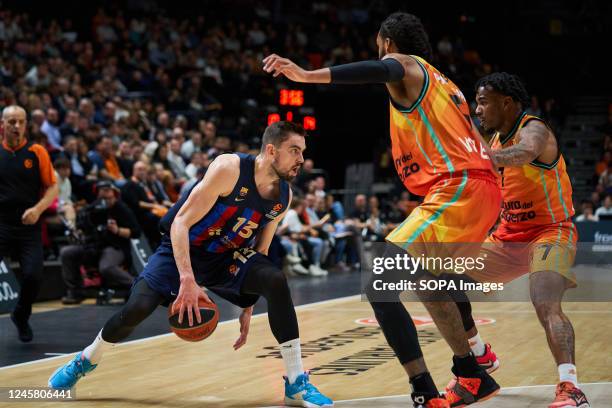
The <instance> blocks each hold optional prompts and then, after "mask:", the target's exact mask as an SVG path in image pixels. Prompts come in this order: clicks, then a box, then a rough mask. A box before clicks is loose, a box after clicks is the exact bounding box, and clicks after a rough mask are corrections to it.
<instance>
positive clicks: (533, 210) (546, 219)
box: [463, 72, 589, 408]
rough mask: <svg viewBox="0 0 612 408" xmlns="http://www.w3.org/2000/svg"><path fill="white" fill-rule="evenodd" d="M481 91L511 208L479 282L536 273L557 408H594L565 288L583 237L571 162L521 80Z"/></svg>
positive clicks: (481, 86)
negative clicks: (534, 111) (583, 386)
mask: <svg viewBox="0 0 612 408" xmlns="http://www.w3.org/2000/svg"><path fill="white" fill-rule="evenodd" d="M476 92H477V93H476V102H477V103H478V105H477V107H476V115H477V116H478V118H479V119H480V121H481V123H482V126H483V127H484V129H485V130H486V131H489V132H492V131H494V132H495V134H494V136H493V138H492V139H491V147H492V149H493V150H492V152H491V154H492V157H493V161H494V162H495V164H496V165H497V166H498V167H500V171H501V174H502V178H501V184H502V197H503V207H502V213H501V223H500V225H499V227H498V228H497V229H496V230H495V232H493V234H491V236H489V237H488V238H487V240H486V242H485V245H484V248H483V250H484V251H485V253H486V255H487V258H486V259H487V261H486V268H485V270H484V271H483V273H482V274H479V276H473V277H474V278H475V279H477V280H479V281H494V282H509V281H511V280H513V279H515V278H517V277H519V276H521V275H523V274H525V273H530V275H529V278H530V279H529V284H530V294H531V301H532V302H533V305H534V307H535V310H536V313H537V315H538V319H539V320H540V323H541V324H542V326H543V327H544V331H545V332H546V338H547V340H548V345H549V347H550V350H551V351H552V354H553V357H554V359H555V361H556V363H557V365H558V369H559V384H558V385H557V389H556V397H555V400H554V402H553V403H552V404H550V405H549V408H566V407H572V408H573V407H579V408H588V407H589V403H588V401H587V399H586V397H585V395H584V393H583V392H582V391H581V390H580V389H579V388H578V378H577V374H576V366H575V362H576V360H575V347H574V329H573V327H572V324H571V322H570V321H569V319H568V317H567V316H566V315H565V314H564V313H563V310H562V308H561V301H562V299H563V295H564V293H565V290H566V289H568V288H571V287H575V286H576V278H575V276H574V275H573V273H572V272H571V271H570V267H571V266H572V263H573V261H574V257H575V255H576V241H577V232H576V227H575V226H574V224H573V222H572V220H571V217H572V216H573V215H574V207H573V205H572V185H571V183H570V179H569V176H568V175H567V171H566V167H565V160H564V159H563V156H562V155H561V152H560V151H559V146H558V144H557V140H556V138H555V135H554V134H553V132H552V130H551V129H550V127H548V125H547V124H546V123H545V122H544V121H543V120H542V119H540V118H538V117H536V116H532V115H528V114H527V113H526V112H525V108H526V107H527V106H529V95H528V93H527V91H526V90H525V86H524V85H523V83H522V82H521V81H520V79H519V78H518V77H517V76H515V75H510V74H507V73H505V72H502V73H494V74H491V75H488V76H486V77H484V78H482V79H480V81H478V83H477V85H476ZM463 318H464V320H466V319H471V315H467V316H466V315H464V316H463ZM472 322H473V320H472ZM466 330H467V331H468V337H470V338H471V340H473V344H472V350H473V351H474V353H482V352H484V351H485V348H486V352H487V353H491V351H490V346H489V345H488V344H487V345H485V344H484V342H483V341H482V339H481V338H480V336H479V335H478V331H477V330H476V326H472V328H471V329H469V330H468V328H467V327H466ZM493 356H494V354H493Z"/></svg>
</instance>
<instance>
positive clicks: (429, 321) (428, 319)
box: [355, 316, 495, 327]
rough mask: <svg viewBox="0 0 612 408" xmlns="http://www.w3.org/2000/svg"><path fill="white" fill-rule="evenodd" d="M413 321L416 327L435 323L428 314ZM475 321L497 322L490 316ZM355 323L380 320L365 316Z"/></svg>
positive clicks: (373, 323)
mask: <svg viewBox="0 0 612 408" xmlns="http://www.w3.org/2000/svg"><path fill="white" fill-rule="evenodd" d="M412 321H413V322H414V325H415V326H416V327H423V326H430V325H433V324H434V322H433V320H432V319H431V317H426V316H412ZM474 322H475V323H476V325H477V326H484V325H487V324H493V323H495V319H490V318H488V317H482V318H474ZM355 323H357V324H361V325H363V326H378V322H377V321H376V319H375V318H373V317H365V318H362V319H357V320H355Z"/></svg>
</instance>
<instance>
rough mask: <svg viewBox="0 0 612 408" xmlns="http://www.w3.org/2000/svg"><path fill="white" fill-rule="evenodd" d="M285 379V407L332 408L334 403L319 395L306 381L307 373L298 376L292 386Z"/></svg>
mask: <svg viewBox="0 0 612 408" xmlns="http://www.w3.org/2000/svg"><path fill="white" fill-rule="evenodd" d="M283 378H284V379H285V405H288V406H291V407H305V408H322V407H333V406H334V401H332V400H331V399H329V398H327V397H326V396H325V395H323V394H321V392H319V390H317V387H315V386H314V385H312V384H311V383H310V381H308V373H304V374H300V375H299V376H298V377H297V378H296V379H295V382H294V383H293V384H289V379H288V378H287V377H283Z"/></svg>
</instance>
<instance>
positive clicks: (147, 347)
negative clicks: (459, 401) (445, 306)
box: [0, 296, 612, 408]
mask: <svg viewBox="0 0 612 408" xmlns="http://www.w3.org/2000/svg"><path fill="white" fill-rule="evenodd" d="M406 305H407V307H408V309H409V310H410V312H411V314H412V315H413V317H414V318H415V320H416V322H417V327H418V330H419V335H420V339H421V343H422V345H423V352H424V354H425V357H426V360H427V363H428V366H429V368H430V371H431V372H432V375H433V376H434V379H435V381H436V383H437V384H438V386H439V387H440V389H442V388H443V387H444V385H445V384H446V383H447V381H448V380H449V379H450V359H451V352H450V349H449V348H448V346H447V345H446V343H445V342H444V340H442V339H441V337H440V335H439V333H438V331H437V330H436V328H435V326H434V325H432V324H431V323H430V321H429V319H427V314H426V312H425V310H424V308H423V307H422V306H421V305H419V304H416V303H409V304H406ZM297 310H298V318H299V321H300V330H301V334H300V337H301V340H302V344H303V346H302V351H303V354H304V365H305V368H307V369H310V370H312V381H313V383H314V384H315V385H317V386H318V387H319V388H320V389H321V390H322V391H323V392H325V393H326V394H328V395H329V396H330V397H332V398H333V399H334V400H336V401H338V402H337V406H342V407H372V406H377V407H395V406H404V407H405V406H410V405H409V403H408V399H407V397H406V394H407V393H408V392H409V386H408V381H407V378H406V376H405V374H404V372H403V370H402V368H401V367H400V365H399V364H398V363H397V361H396V360H395V358H394V357H393V354H392V352H391V351H390V349H389V347H388V346H387V345H386V342H385V339H384V337H383V335H382V333H381V332H380V330H379V329H378V327H377V326H376V325H375V324H374V323H373V322H372V317H373V314H372V311H371V309H370V307H369V305H368V304H367V303H365V302H361V301H360V298H359V296H352V297H349V298H341V299H335V300H331V301H325V302H320V303H316V304H311V305H304V306H299V307H298V308H297ZM564 310H565V311H566V313H567V314H568V316H569V317H570V319H571V320H572V322H573V324H574V328H575V331H576V337H577V341H576V357H577V362H578V370H579V371H578V374H579V379H580V382H581V383H583V384H585V385H584V387H583V388H584V389H585V391H587V392H588V394H587V397H588V398H589V400H590V401H591V404H592V406H593V407H605V406H610V403H609V401H611V400H612V391H611V390H610V388H609V387H610V386H612V341H611V340H610V339H611V338H612V304H610V303H566V304H565V305H564ZM474 315H475V317H476V318H478V319H481V322H482V324H481V326H480V331H481V334H482V336H483V338H484V339H485V341H487V342H491V343H492V345H493V349H494V351H495V352H496V353H497V354H498V356H499V358H500V360H501V368H500V369H499V370H498V371H497V372H496V373H495V374H494V376H495V378H496V379H497V381H498V382H499V383H500V385H502V387H504V388H505V389H504V390H503V392H502V393H501V394H500V395H499V396H498V397H496V398H495V399H493V400H491V401H488V402H485V403H482V404H479V405H477V406H481V407H500V408H505V407H513V408H515V407H530V406H533V407H543V406H547V404H548V403H549V402H550V401H551V400H552V396H553V393H554V387H552V386H548V385H554V384H555V383H556V381H557V373H556V367H555V364H554V362H553V360H552V357H551V355H550V352H549V351H548V346H547V343H546V339H545V336H544V332H543V330H542V329H541V327H540V325H539V323H538V321H537V318H536V316H535V313H534V312H533V308H532V306H531V304H529V303H475V304H474ZM238 327H239V325H238V322H237V321H229V322H224V323H222V324H220V325H219V327H218V328H217V331H216V332H215V333H214V334H213V335H212V337H211V338H209V339H207V340H206V341H203V342H201V343H188V342H184V341H182V340H180V339H179V338H177V337H176V336H174V335H172V334H169V335H162V336H157V337H153V338H148V339H143V340H136V341H133V342H129V343H125V344H122V345H119V346H117V347H115V348H114V349H113V350H112V351H110V352H108V353H107V354H106V355H105V357H104V359H103V360H102V362H101V364H100V365H99V366H98V368H97V369H96V371H94V372H93V373H91V374H90V375H88V376H87V377H85V378H84V379H82V380H81V381H80V382H79V384H78V386H77V389H76V396H77V400H76V401H71V402H66V403H64V402H56V401H53V402H43V401H36V402H31V403H29V402H27V403H21V404H19V405H15V403H7V402H0V407H8V406H20V407H21V406H23V407H28V406H36V407H64V406H66V407H71V408H81V407H93V408H101V407H109V408H124V407H125V408H131V407H134V408H141V407H154V406H155V407H176V408H179V407H194V408H195V407H262V406H264V407H265V406H278V405H279V404H282V396H283V392H282V390H283V388H282V380H281V376H282V373H283V364H282V360H281V359H280V358H279V353H278V351H277V350H276V347H275V341H274V338H273V337H272V334H271V333H270V329H269V327H268V322H267V317H266V315H258V316H254V317H253V320H252V323H251V331H250V335H249V339H248V342H247V344H246V345H245V346H244V347H243V348H242V349H240V350H238V351H233V349H232V344H233V342H234V340H235V339H236V338H237V337H238ZM84 346H85V345H84ZM75 351H76V350H75ZM70 358H72V355H70V356H60V357H56V358H50V359H45V360H40V361H38V362H32V363H25V364H21V365H17V366H10V367H6V368H2V369H0V386H2V387H7V386H15V387H16V386H20V387H24V386H30V387H42V386H46V383H47V378H48V377H49V375H50V374H51V373H52V372H53V370H54V369H55V368H56V367H58V366H59V365H60V364H63V363H64V362H65V361H68V360H69V359H70Z"/></svg>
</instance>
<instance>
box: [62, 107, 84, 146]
mask: <svg viewBox="0 0 612 408" xmlns="http://www.w3.org/2000/svg"><path fill="white" fill-rule="evenodd" d="M59 130H60V133H61V137H62V140H63V139H64V138H65V137H66V136H76V135H79V134H80V132H79V130H80V129H79V112H77V111H75V110H74V109H70V110H69V111H68V112H66V116H65V117H64V123H63V124H62V125H61V126H60V129H59ZM81 136H82V135H81Z"/></svg>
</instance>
